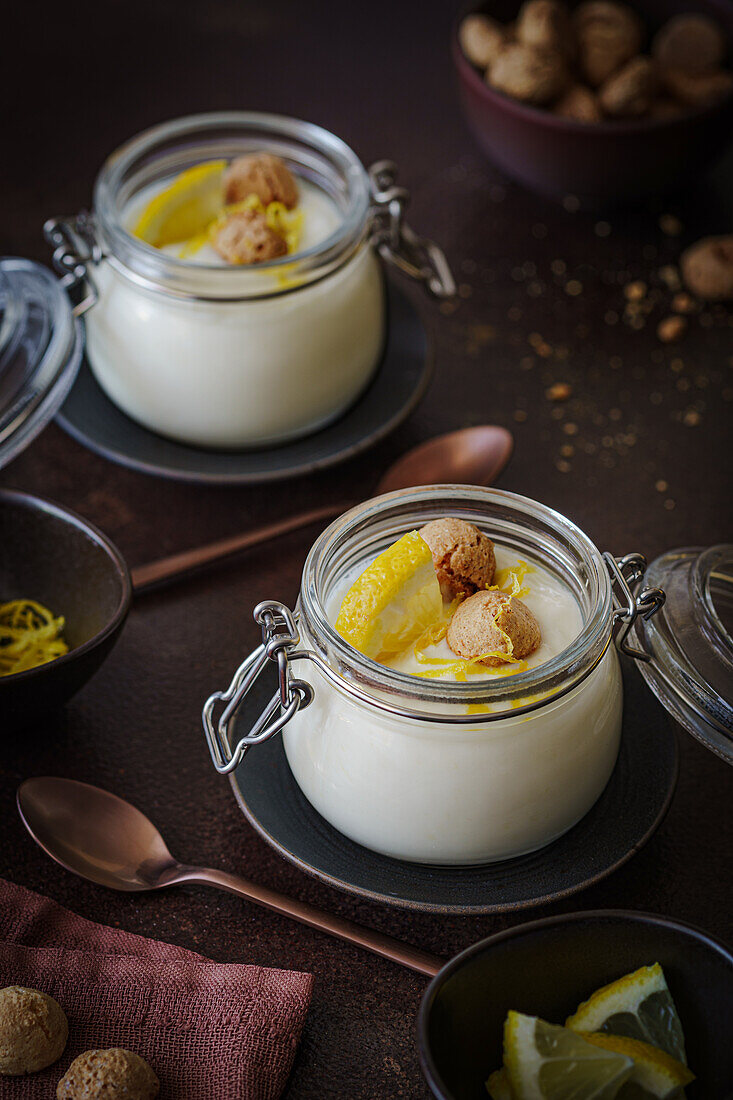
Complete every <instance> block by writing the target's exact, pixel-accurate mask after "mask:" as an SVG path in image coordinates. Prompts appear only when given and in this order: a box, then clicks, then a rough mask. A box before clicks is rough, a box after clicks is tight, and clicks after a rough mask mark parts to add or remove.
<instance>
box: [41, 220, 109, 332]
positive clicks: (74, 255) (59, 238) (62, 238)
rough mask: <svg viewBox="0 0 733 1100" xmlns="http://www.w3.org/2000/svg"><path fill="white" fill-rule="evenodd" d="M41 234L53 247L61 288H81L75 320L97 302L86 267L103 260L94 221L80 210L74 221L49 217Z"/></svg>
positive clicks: (95, 288)
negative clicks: (83, 289)
mask: <svg viewBox="0 0 733 1100" xmlns="http://www.w3.org/2000/svg"><path fill="white" fill-rule="evenodd" d="M43 234H44V236H45V238H46V240H47V241H48V243H49V244H50V245H51V247H52V248H53V266H54V267H55V268H56V270H57V271H58V273H59V275H61V277H62V278H61V285H62V286H63V287H65V288H66V290H69V291H71V290H73V289H75V288H76V287H81V286H83V287H84V288H85V290H86V293H85V295H84V297H83V299H82V300H81V301H80V302H78V303H77V304H76V305H75V306H74V309H73V314H74V316H75V317H81V316H82V315H83V314H84V313H86V312H87V310H88V309H91V307H92V306H93V305H96V303H97V302H98V301H99V292H98V290H97V285H96V283H95V281H94V279H93V278H92V275H91V274H90V271H89V268H90V266H93V265H94V264H98V263H99V262H100V260H101V259H102V249H101V248H100V246H99V242H98V241H97V234H96V229H95V225H94V219H93V217H92V216H91V214H88V213H86V212H85V211H82V213H81V214H78V215H77V216H76V217H75V218H49V220H48V221H47V222H46V224H45V225H44V227H43Z"/></svg>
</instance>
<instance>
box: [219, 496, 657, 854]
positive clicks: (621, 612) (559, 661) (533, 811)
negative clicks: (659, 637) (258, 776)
mask: <svg viewBox="0 0 733 1100" xmlns="http://www.w3.org/2000/svg"><path fill="white" fill-rule="evenodd" d="M443 516H455V517H457V518H460V519H465V520H467V521H469V522H471V523H474V524H476V525H477V526H479V527H480V528H482V529H483V530H485V531H486V532H487V533H488V534H489V535H490V536H491V538H492V539H494V541H495V542H496V543H497V545H499V546H501V547H503V548H505V549H508V550H510V551H512V552H515V553H516V554H517V555H518V556H519V557H522V558H526V559H529V560H530V561H532V560H535V561H537V562H538V563H539V564H541V565H542V566H543V567H544V568H545V569H548V570H549V571H550V572H551V573H553V574H555V576H556V577H557V578H558V579H560V580H561V581H563V582H564V584H565V585H566V586H567V587H568V588H569V590H570V592H571V593H572V595H573V597H574V598H575V600H576V602H577V604H578V606H579V608H580V611H581V614H582V622H583V625H582V629H581V631H580V633H579V634H578V635H577V637H576V638H575V639H574V640H573V642H572V643H571V644H570V645H569V646H568V647H567V648H566V649H564V650H563V651H562V652H561V653H558V654H557V655H556V656H554V657H552V658H551V659H550V660H548V661H547V662H545V663H544V664H541V665H539V666H537V667H534V668H529V669H527V670H526V671H522V672H519V673H517V674H515V675H512V676H498V677H497V676H494V677H490V678H478V677H476V678H474V679H472V680H470V681H468V682H446V681H444V680H442V681H441V680H434V679H432V680H431V679H421V678H417V677H414V676H409V675H405V674H404V673H400V672H397V671H395V670H393V669H390V668H386V667H384V666H382V665H379V664H377V663H376V662H374V661H372V660H371V659H369V658H367V657H365V656H364V655H362V654H361V653H359V652H358V651H357V650H355V649H354V648H353V647H352V646H350V645H349V644H348V643H347V642H346V641H345V640H344V639H343V638H342V637H341V636H340V635H339V634H338V633H337V632H336V630H335V628H334V626H333V625H332V622H331V621H330V617H329V613H328V610H327V609H328V606H329V603H330V602H331V601H332V598H333V595H334V593H335V592H336V593H338V592H339V591H341V590H342V588H343V583H344V578H345V576H350V575H351V574H352V573H353V571H354V570H357V571H359V570H361V569H362V568H364V567H366V565H367V564H368V563H369V562H370V561H371V560H373V558H374V557H375V556H376V555H377V554H379V553H381V552H382V551H383V550H384V549H386V547H387V546H389V545H390V544H391V543H393V542H394V541H395V540H396V539H398V538H399V537H401V536H402V535H403V534H405V533H406V532H407V531H410V530H413V529H415V528H419V527H421V526H422V525H423V524H424V523H427V522H428V521H429V520H432V519H437V518H440V517H443ZM643 569H644V562H643V559H642V558H641V557H640V556H639V555H635V554H631V555H627V556H626V557H625V558H622V559H616V558H614V557H612V556H611V555H610V554H601V553H600V552H599V551H598V550H597V549H596V547H595V546H594V545H593V543H592V542H591V541H590V539H588V537H587V536H586V535H585V534H583V532H582V531H580V530H579V529H578V528H577V527H576V526H575V525H574V524H572V523H571V522H570V521H569V520H567V519H565V518H564V517H563V516H561V515H560V514H558V513H557V512H554V511H552V510H551V509H549V508H546V507H545V506H543V505H541V504H539V503H537V502H535V501H532V500H529V499H528V498H525V497H521V496H517V495H515V494H512V493H507V492H503V491H501V490H497V489H484V488H480V487H469V486H457V485H443V486H430V487H427V488H421V489H415V490H412V491H409V492H401V493H392V494H388V495H387V496H383V497H378V498H376V499H374V500H370V501H367V502H366V503H365V504H362V505H359V506H358V507H356V508H354V509H352V510H351V511H349V512H347V513H346V514H345V515H344V516H342V517H341V518H340V519H338V520H337V521H336V522H335V523H333V524H332V525H331V526H330V527H329V528H328V529H327V530H326V531H324V532H323V534H322V535H321V536H320V537H319V538H318V540H317V541H316V543H315V544H314V546H313V548H312V549H311V551H310V553H309V555H308V558H307V561H306V563H305V567H304V570H303V582H302V587H301V591H300V597H299V600H298V604H297V609H296V612H295V615H294V616H293V615H292V614H291V612H290V611H289V610H288V609H287V608H285V607H284V606H283V605H282V604H279V603H275V602H273V601H265V602H264V603H261V604H260V605H259V606H258V608H257V609H256V611H255V618H256V619H257V621H258V622H259V623H260V624H261V625H262V627H263V639H264V641H263V645H262V646H261V647H259V649H258V650H256V651H255V653H253V654H252V655H251V656H250V657H248V658H247V660H246V661H245V662H244V663H243V665H242V666H241V667H240V668H239V669H238V671H237V673H236V674H235V677H234V680H233V681H232V684H231V686H230V688H229V689H228V691H227V692H223V693H221V692H217V693H215V694H214V695H213V696H211V698H210V699H209V700H208V702H207V704H206V706H205V708H204V727H205V730H206V734H207V738H208V741H209V748H210V750H211V753H212V757H213V759H214V763H215V766H216V767H217V769H218V770H219V771H220V772H223V773H225V772H229V771H231V770H232V769H233V768H235V767H236V766H237V765H238V764H239V763H240V761H241V760H242V758H243V757H244V755H245V753H246V752H247V751H248V750H249V748H250V747H251V746H253V745H256V744H257V743H258V742H260V741H263V740H265V739H267V738H268V737H270V736H272V735H273V734H275V733H277V732H278V731H279V730H282V731H283V740H284V747H285V752H286V755H287V759H288V762H289V765H290V768H291V770H292V772H293V775H294V777H295V779H296V781H297V783H298V785H299V786H300V788H301V790H302V791H303V793H304V794H305V796H306V797H307V798H308V800H309V801H310V802H311V803H312V805H313V806H314V807H315V809H316V810H318V812H319V813H320V814H321V815H322V816H323V817H324V818H325V819H326V820H327V821H329V822H330V823H331V824H332V825H333V826H334V827H335V828H337V829H339V830H340V831H341V832H342V833H344V834H345V835H346V836H348V837H350V838H351V839H352V840H354V841H356V842H357V843H360V844H362V845H365V846H366V847H368V848H371V849H374V850H375V851H378V852H381V853H383V854H386V855H389V856H393V857H396V858H399V859H406V860H412V861H417V862H425V863H434V864H477V863H485V862H489V861H494V860H501V859H507V858H510V857H513V856H518V855H521V854H524V853H527V852H531V851H533V850H535V849H537V848H540V847H542V846H544V845H546V844H549V843H550V842H551V841H552V840H554V839H555V838H556V837H558V836H560V835H561V834H562V833H564V832H566V831H567V830H568V829H570V828H571V827H572V826H573V825H574V824H575V823H576V822H577V821H579V820H580V818H581V817H583V816H584V814H586V813H587V812H588V810H589V809H590V808H591V806H592V805H593V804H594V803H595V801H596V800H597V798H598V797H599V795H600V794H601V792H602V791H603V788H604V787H605V785H606V783H607V781H608V779H609V777H610V775H611V772H612V770H613V767H614V765H615V762H616V757H617V754H618V748H619V739H620V734H621V720H622V711H623V691H622V683H621V676H620V669H619V664H618V658H617V654H616V648H615V646H614V645H613V644H612V639H613V635H614V628H617V630H616V643H617V645H619V646H620V647H621V648H623V649H624V650H625V651H626V652H629V653H631V654H632V655H634V656H641V657H642V658H643V657H644V654H642V653H640V652H639V651H637V650H634V649H631V647H630V646H629V644H628V640H627V634H628V631H629V629H630V627H631V625H632V623H633V622H634V620H635V619H636V618H637V616H638V615H639V614H644V615H646V616H650V615H652V614H653V613H654V612H655V611H656V610H657V608H658V607H659V606H660V605H661V604H662V603H663V600H664V596H663V593H662V592H661V591H660V590H658V589H645V590H644V591H642V592H641V593H640V594H638V595H636V594H635V593H636V590H637V588H638V584H639V582H640V580H641V577H642V574H643ZM270 660H273V661H275V662H276V663H277V664H278V668H279V675H280V686H279V690H278V692H277V693H276V694H275V696H274V697H273V699H272V701H271V703H270V705H269V707H268V708H266V711H265V713H264V714H263V715H262V716H261V718H260V719H259V720H258V722H257V723H256V724H255V726H254V728H253V729H252V730H251V732H250V733H248V734H245V736H244V737H241V739H240V740H239V741H238V744H237V745H236V748H235V749H234V751H232V750H231V748H230V725H231V723H232V720H233V718H234V716H235V714H236V712H237V710H238V708H239V706H240V704H241V702H242V700H243V698H244V696H245V695H246V693H247V692H248V690H249V689H250V687H251V686H252V684H253V682H254V680H255V678H256V677H257V676H258V675H259V673H260V671H261V670H262V668H263V667H264V666H265V665H267V664H268V662H269V661H270ZM220 702H223V703H224V704H225V706H224V710H223V712H222V713H221V716H220V718H219V719H218V721H216V720H215V718H214V710H215V708H216V707H217V705H218V704H219V703H220ZM236 736H238V734H235V737H236ZM243 766H245V767H246V763H245V764H244V765H243Z"/></svg>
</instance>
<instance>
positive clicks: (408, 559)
mask: <svg viewBox="0 0 733 1100" xmlns="http://www.w3.org/2000/svg"><path fill="white" fill-rule="evenodd" d="M442 616H443V600H442V597H441V595H440V585H439V584H438V578H437V576H436V574H435V567H434V565H433V556H432V554H431V552H430V547H429V546H428V545H427V543H426V542H425V541H424V540H423V539H422V538H421V536H420V535H419V534H418V532H417V531H410V532H408V534H406V535H403V536H402V538H401V539H398V541H397V542H395V543H393V544H392V546H389V547H388V548H387V549H386V550H385V551H383V553H381V554H379V555H378V557H376V558H375V559H374V561H373V562H372V563H371V565H368V566H367V568H366V569H365V570H364V572H363V573H361V575H360V576H359V577H357V579H356V580H355V581H354V583H353V584H352V586H351V588H350V589H349V591H348V592H347V593H346V595H345V596H344V599H343V602H342V604H341V609H340V611H339V614H338V618H337V619H336V630H337V631H338V632H339V634H340V635H341V636H342V638H344V639H345V640H346V641H347V642H349V643H350V644H351V645H352V646H353V647H354V649H358V650H359V652H360V653H364V654H365V655H366V656H367V657H371V658H373V659H374V660H375V661H386V660H388V659H389V658H392V657H395V656H397V655H398V654H400V653H402V652H404V650H405V649H407V647H408V646H410V645H412V644H413V643H414V642H415V641H416V640H417V639H418V638H419V637H420V636H421V635H423V634H424V633H425V631H426V630H428V629H429V628H431V627H433V626H435V625H436V624H439V623H441V622H442Z"/></svg>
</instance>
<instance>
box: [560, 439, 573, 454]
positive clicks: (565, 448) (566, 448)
mask: <svg viewBox="0 0 733 1100" xmlns="http://www.w3.org/2000/svg"><path fill="white" fill-rule="evenodd" d="M560 454H561V455H562V456H563V458H572V457H573V455H574V454H575V447H574V446H573V445H572V443H563V445H562V447H561V448H560Z"/></svg>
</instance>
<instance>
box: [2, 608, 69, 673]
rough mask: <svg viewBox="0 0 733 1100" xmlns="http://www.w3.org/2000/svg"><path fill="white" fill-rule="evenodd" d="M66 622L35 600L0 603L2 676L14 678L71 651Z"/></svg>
mask: <svg viewBox="0 0 733 1100" xmlns="http://www.w3.org/2000/svg"><path fill="white" fill-rule="evenodd" d="M64 626H65V621H64V619H63V617H62V616H58V617H54V615H53V614H52V613H51V612H50V611H49V610H48V608H47V607H44V606H43V604H40V603H37V602H36V601H35V600H11V601H10V602H9V603H4V604H0V676H12V675H13V674H14V673H16V672H25V671H26V670H27V669H30V668H35V667H36V666H37V665H44V664H46V663H47V662H48V661H53V660H55V659H56V657H61V656H63V654H64V653H68V652H69V647H68V645H67V644H66V642H65V640H64V639H63V637H62V631H63V629H64Z"/></svg>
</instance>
